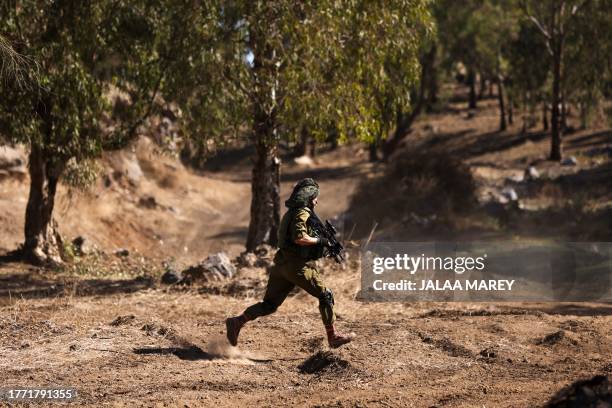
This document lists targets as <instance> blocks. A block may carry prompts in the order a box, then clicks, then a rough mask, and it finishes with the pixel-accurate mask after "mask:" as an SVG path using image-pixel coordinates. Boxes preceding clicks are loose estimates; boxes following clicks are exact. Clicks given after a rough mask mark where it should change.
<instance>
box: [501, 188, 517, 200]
mask: <svg viewBox="0 0 612 408" xmlns="http://www.w3.org/2000/svg"><path fill="white" fill-rule="evenodd" d="M501 193H502V196H504V197H505V198H506V199H507V200H508V201H517V200H518V194H516V190H515V189H513V188H512V187H506V188H504V189H503V190H502V191H501Z"/></svg>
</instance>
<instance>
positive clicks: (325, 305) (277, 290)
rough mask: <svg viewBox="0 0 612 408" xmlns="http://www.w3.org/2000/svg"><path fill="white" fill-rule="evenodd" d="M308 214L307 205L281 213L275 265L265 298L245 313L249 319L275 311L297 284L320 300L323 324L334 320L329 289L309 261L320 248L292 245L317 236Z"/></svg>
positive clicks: (309, 211)
mask: <svg viewBox="0 0 612 408" xmlns="http://www.w3.org/2000/svg"><path fill="white" fill-rule="evenodd" d="M310 214H311V210H310V209H309V208H308V207H302V208H291V209H289V211H287V212H286V213H285V215H284V216H283V219H282V220H281V224H280V228H279V231H278V235H279V236H278V242H279V246H280V249H279V250H278V251H277V252H276V255H275V256H274V265H273V266H272V267H271V268H270V277H269V280H268V286H267V288H266V294H265V295H264V299H263V301H262V302H259V303H257V304H255V305H253V306H251V307H249V308H247V309H246V310H245V312H244V313H245V315H247V316H248V317H249V318H250V319H255V318H257V317H260V316H266V315H269V314H271V313H274V312H275V311H276V309H277V308H278V307H279V306H280V305H281V304H282V303H283V301H284V300H285V299H286V298H287V295H289V292H291V290H293V288H294V287H295V286H298V287H300V288H302V289H304V290H305V291H306V292H308V293H309V294H310V295H312V296H314V297H316V298H317V299H319V311H320V312H321V319H322V320H323V324H324V325H325V326H329V325H331V324H333V323H334V321H335V315H334V310H333V296H332V292H331V290H330V289H328V288H327V287H325V285H324V284H323V281H322V280H321V277H320V275H319V272H318V271H317V270H316V268H315V267H314V265H313V263H312V261H313V260H314V259H317V258H319V257H321V256H322V247H321V246H320V245H308V246H301V245H297V244H295V241H296V240H297V239H300V238H302V237H303V236H304V235H309V236H311V237H315V236H316V235H315V232H314V231H313V230H312V229H311V228H310V226H309V225H308V217H310Z"/></svg>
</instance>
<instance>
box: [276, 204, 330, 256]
mask: <svg viewBox="0 0 612 408" xmlns="http://www.w3.org/2000/svg"><path fill="white" fill-rule="evenodd" d="M300 210H306V211H308V213H310V214H312V211H311V210H310V208H308V207H302V208H290V209H289V210H288V211H287V212H286V213H285V215H284V216H283V218H282V220H281V223H280V226H279V228H278V246H279V248H280V249H281V250H282V251H283V252H285V253H286V254H287V255H289V256H295V257H299V258H302V259H304V260H308V261H310V260H315V259H319V258H321V257H322V256H323V247H322V246H321V245H298V244H296V243H295V242H293V240H292V239H291V231H290V226H291V223H295V218H296V215H297V213H298V211H300ZM309 220H310V218H309ZM306 233H307V234H308V235H309V236H311V237H315V238H317V234H316V232H315V231H314V230H313V228H312V226H311V225H310V222H308V221H306Z"/></svg>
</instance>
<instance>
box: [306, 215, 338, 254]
mask: <svg viewBox="0 0 612 408" xmlns="http://www.w3.org/2000/svg"><path fill="white" fill-rule="evenodd" d="M308 221H309V222H310V223H311V224H310V225H311V227H312V229H313V230H314V231H315V232H316V234H317V236H318V237H323V238H327V240H328V241H329V246H328V247H326V248H325V249H326V253H325V256H328V257H330V258H334V260H335V261H336V262H338V263H342V262H344V254H343V253H342V251H344V247H343V246H342V244H341V243H340V242H338V240H337V239H336V234H337V233H338V231H337V230H336V228H335V227H334V226H333V225H332V223H331V222H329V221H328V220H326V221H325V224H323V222H321V220H320V219H319V217H318V216H317V215H316V214H315V213H314V212H312V213H311V214H310V217H308Z"/></svg>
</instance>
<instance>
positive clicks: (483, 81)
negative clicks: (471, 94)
mask: <svg viewBox="0 0 612 408" xmlns="http://www.w3.org/2000/svg"><path fill="white" fill-rule="evenodd" d="M486 89H487V80H486V79H485V77H484V75H482V74H480V87H479V88H478V100H481V99H482V98H484V94H485V91H486Z"/></svg>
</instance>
